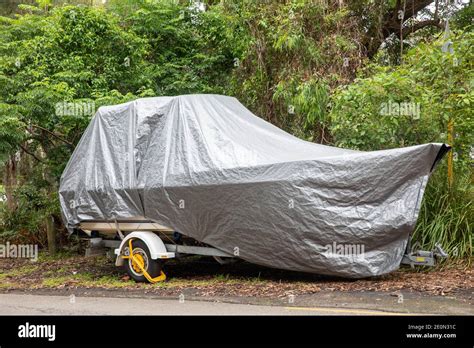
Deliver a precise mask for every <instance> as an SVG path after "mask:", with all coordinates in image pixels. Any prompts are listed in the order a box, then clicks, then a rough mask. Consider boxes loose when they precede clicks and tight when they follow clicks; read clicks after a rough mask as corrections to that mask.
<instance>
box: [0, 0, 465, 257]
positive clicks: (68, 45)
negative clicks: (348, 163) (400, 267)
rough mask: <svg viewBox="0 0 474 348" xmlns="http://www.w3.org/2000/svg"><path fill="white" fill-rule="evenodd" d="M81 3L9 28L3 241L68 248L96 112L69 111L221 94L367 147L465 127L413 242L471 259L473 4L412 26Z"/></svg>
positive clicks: (265, 114)
mask: <svg viewBox="0 0 474 348" xmlns="http://www.w3.org/2000/svg"><path fill="white" fill-rule="evenodd" d="M77 3H78V2H74V5H59V4H54V3H53V2H51V1H48V0H41V1H38V2H37V3H36V4H35V3H33V4H31V5H20V6H19V7H15V8H14V9H13V10H12V7H9V8H8V9H7V10H5V16H4V17H0V163H2V164H1V165H0V170H1V171H2V173H3V176H2V179H1V186H0V239H2V240H4V239H9V240H15V241H23V242H35V243H39V244H40V245H43V246H45V245H46V236H45V228H46V227H45V226H46V223H45V221H46V219H48V218H50V217H52V218H53V219H54V224H55V228H56V229H58V231H60V232H62V236H63V237H61V234H60V237H58V238H61V240H63V242H64V243H66V242H67V241H66V240H65V239H64V236H65V234H64V228H63V225H62V221H61V217H60V213H59V205H58V197H57V188H58V182H59V177H60V175H61V173H62V170H63V169H64V167H65V165H66V163H67V160H68V158H69V156H70V155H71V153H72V151H73V149H74V146H75V144H77V142H78V141H79V139H80V137H81V135H82V133H83V131H84V129H85V127H86V126H87V124H88V123H89V121H90V117H91V115H83V116H81V117H78V116H77V115H76V116H60V115H58V113H57V112H56V109H55V108H56V105H57V103H65V102H66V103H67V102H83V103H94V104H93V105H94V106H95V108H97V107H99V106H101V105H106V104H114V103H120V102H124V101H128V100H132V99H135V98H138V97H144V96H155V95H179V94H185V93H221V94H229V95H234V96H236V97H238V98H239V99H240V100H241V101H242V103H243V104H244V105H246V106H247V107H249V108H250V109H251V110H252V111H253V112H254V113H256V114H257V115H259V116H260V117H262V118H264V119H266V120H268V121H269V122H272V123H274V124H275V125H277V126H279V127H281V128H283V129H285V130H286V131H288V132H291V133H293V134H294V135H296V136H298V137H301V138H303V139H306V140H309V141H314V142H319V143H324V144H330V145H335V146H341V147H348V148H356V149H361V150H379V149H384V148H393V147H399V146H408V145H413V144H420V143H425V142H448V130H447V129H448V122H449V121H452V122H453V124H454V135H455V136H454V139H453V140H452V141H451V144H452V145H453V151H454V153H455V156H454V158H455V160H454V181H453V184H452V185H448V182H447V179H446V172H447V168H446V161H443V163H442V164H441V165H440V167H439V168H438V169H437V171H436V172H435V174H434V176H433V178H432V179H431V180H430V183H429V185H428V189H427V192H426V195H425V198H424V201H423V207H422V210H421V216H420V219H419V221H418V225H417V227H416V231H415V234H414V239H415V240H416V241H418V242H419V244H421V247H425V248H431V247H433V245H434V244H435V243H436V242H440V243H441V244H442V245H443V247H445V248H447V249H448V250H449V251H450V252H451V253H452V254H453V255H455V256H459V257H470V256H472V225H473V216H474V214H472V195H473V191H472V164H473V162H472V152H473V148H472V146H473V143H472V139H474V136H473V129H474V125H473V121H472V109H473V108H472V104H473V102H474V96H473V91H472V87H473V86H472V83H473V81H474V76H473V67H472V64H473V61H474V59H473V58H474V57H473V50H472V44H473V34H472V25H471V18H472V14H473V13H472V12H473V10H472V8H473V6H463V5H449V4H448V5H442V4H438V7H435V5H434V4H435V2H434V1H433V2H432V4H430V5H427V4H426V3H427V2H426V1H424V2H423V1H416V0H411V1H410V0H408V3H409V5H410V6H406V8H405V12H404V16H403V18H401V19H400V18H399V17H398V14H399V11H400V6H401V4H402V2H400V1H396V0H393V1H392V0H387V1H380V2H374V1H370V0H356V1H329V0H328V1H320V2H317V1H316V2H315V1H306V0H292V1H287V2H285V3H280V2H271V1H266V2H256V1H246V0H244V1H239V2H230V1H207V2H206V3H205V4H204V3H199V2H197V1H191V2H190V1H165V0H162V1H146V0H128V1H111V2H107V5H106V6H104V5H102V3H101V2H100V3H98V2H95V3H94V2H93V3H94V5H92V6H91V5H90V3H89V5H87V6H85V5H77ZM406 3H407V2H405V4H406ZM436 3H438V2H436ZM204 9H205V10H204ZM12 11H13V12H14V13H11V12H12ZM410 11H412V12H410ZM448 18H449V23H450V26H451V30H446V29H444V28H445V23H446V20H447V19H448ZM449 41H451V42H452V45H451V46H449V47H448V46H446V43H447V42H449ZM443 46H444V47H445V48H447V49H445V50H444V51H447V52H443V49H442V48H443ZM387 103H412V105H417V106H418V107H419V110H420V114H419V117H412V116H407V115H403V114H398V115H395V114H384V113H382V112H381V110H382V107H383V105H385V104H387ZM5 198H6V199H5Z"/></svg>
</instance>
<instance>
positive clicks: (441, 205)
mask: <svg viewBox="0 0 474 348" xmlns="http://www.w3.org/2000/svg"><path fill="white" fill-rule="evenodd" d="M473 196H474V191H473V187H472V182H471V178H470V177H469V176H468V175H462V176H458V177H457V179H456V180H455V182H454V185H453V187H451V188H449V187H448V182H447V180H446V165H444V166H442V167H441V168H437V170H436V172H435V173H434V174H433V176H432V178H431V179H430V181H429V183H428V186H427V188H426V192H425V196H424V197H423V204H422V207H421V212H420V218H419V219H418V223H417V226H416V229H415V232H414V234H413V240H414V241H415V242H418V243H419V244H420V245H421V246H423V247H424V248H426V249H427V250H433V248H434V246H435V244H436V243H440V244H441V245H442V246H443V248H444V249H445V251H447V252H448V254H449V255H450V257H453V258H458V257H466V258H470V257H472V255H473V251H474V247H473V238H472V233H473V231H472V226H474V214H473V213H472V212H473V210H474V207H473V201H472V198H473Z"/></svg>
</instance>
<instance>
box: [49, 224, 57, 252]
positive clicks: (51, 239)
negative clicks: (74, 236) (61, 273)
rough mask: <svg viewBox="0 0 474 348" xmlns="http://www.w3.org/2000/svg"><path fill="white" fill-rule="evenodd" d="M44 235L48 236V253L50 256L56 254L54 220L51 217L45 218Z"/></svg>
mask: <svg viewBox="0 0 474 348" xmlns="http://www.w3.org/2000/svg"><path fill="white" fill-rule="evenodd" d="M46 234H47V236H48V251H49V254H50V255H54V254H56V250H57V245H56V228H55V227H54V219H53V216H52V215H48V216H47V217H46Z"/></svg>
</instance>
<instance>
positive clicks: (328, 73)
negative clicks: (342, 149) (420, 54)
mask: <svg viewBox="0 0 474 348" xmlns="http://www.w3.org/2000/svg"><path fill="white" fill-rule="evenodd" d="M224 12H225V13H227V14H229V15H231V16H232V15H233V16H240V17H243V22H244V23H246V24H247V25H246V26H242V25H240V26H239V25H235V27H236V28H238V29H240V31H241V32H242V34H241V35H242V36H243V37H245V40H244V42H246V46H245V50H244V51H243V55H242V57H241V64H239V66H238V67H237V69H236V72H235V74H234V81H233V82H234V84H233V86H234V89H233V91H234V93H235V94H236V95H237V96H238V97H239V99H240V100H242V102H243V103H244V104H245V105H247V106H248V107H250V109H251V110H252V111H254V112H255V113H256V114H257V115H260V116H262V117H264V118H265V119H267V120H269V121H270V122H272V123H274V124H276V125H278V126H280V127H281V128H283V129H285V130H287V131H289V132H291V133H293V134H295V135H298V136H300V137H302V138H306V139H308V140H313V141H316V142H323V143H327V142H329V141H330V137H329V136H328V134H327V126H328V121H329V120H328V118H327V103H328V101H329V94H330V91H331V90H332V89H333V88H334V87H335V86H337V85H338V84H341V83H347V82H349V81H350V80H351V79H352V77H353V74H354V70H355V68H356V67H357V66H359V65H360V64H361V63H362V60H361V59H360V56H361V52H360V45H359V44H358V43H357V42H358V41H360V37H361V36H362V35H363V34H362V31H361V30H360V28H359V27H358V24H357V22H356V21H355V20H354V17H353V16H352V14H351V12H350V11H349V10H348V8H346V7H340V6H339V5H337V4H335V3H332V4H328V3H325V2H314V1H307V0H296V1H288V2H284V3H279V2H254V1H243V2H241V3H240V2H239V4H238V5H237V4H236V5H234V6H228V7H226V8H225V9H224ZM240 23H242V21H241V22H240ZM289 110H291V111H294V112H288V111H289Z"/></svg>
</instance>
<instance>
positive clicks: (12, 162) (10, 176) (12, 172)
mask: <svg viewBox="0 0 474 348" xmlns="http://www.w3.org/2000/svg"><path fill="white" fill-rule="evenodd" d="M3 183H4V185H5V195H6V197H7V209H8V210H9V211H14V210H15V209H16V207H17V202H16V199H15V196H14V191H15V188H16V184H17V180H16V159H15V155H11V156H10V157H9V158H8V160H7V163H6V164H5V172H4V180H3Z"/></svg>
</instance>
